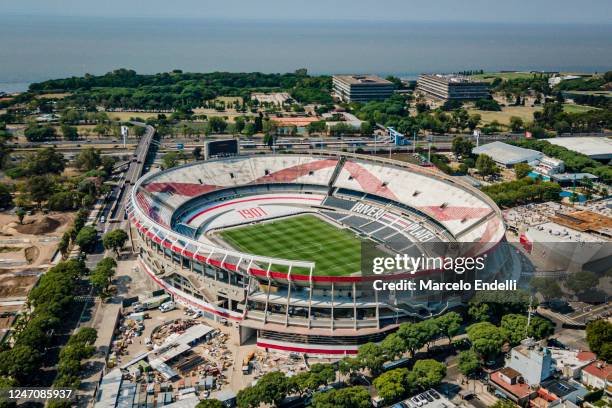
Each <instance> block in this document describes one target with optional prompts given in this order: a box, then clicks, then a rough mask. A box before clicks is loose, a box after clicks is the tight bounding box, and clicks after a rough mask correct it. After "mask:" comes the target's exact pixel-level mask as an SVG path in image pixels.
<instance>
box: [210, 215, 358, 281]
mask: <svg viewBox="0 0 612 408" xmlns="http://www.w3.org/2000/svg"><path fill="white" fill-rule="evenodd" d="M220 235H221V237H222V238H223V239H224V240H225V241H226V242H227V243H229V244H230V245H232V246H233V247H235V248H236V249H238V250H240V251H243V252H248V253H251V254H256V255H262V256H268V257H272V258H283V259H291V260H299V261H310V262H315V269H314V271H313V274H314V275H325V276H342V275H350V274H352V273H354V272H358V271H360V270H361V239H359V237H357V236H356V235H355V234H354V233H353V232H351V231H350V230H347V229H339V228H336V227H334V226H333V225H331V224H329V223H327V222H325V221H323V220H321V219H319V218H317V217H315V216H314V215H300V216H296V217H291V218H285V219H281V220H278V221H271V222H264V223H261V224H257V225H250V226H247V227H239V228H233V229H229V230H225V231H222V232H221V233H220ZM272 270H274V271H277V272H287V267H283V266H282V265H274V266H273V267H272ZM292 273H295V274H308V270H305V269H304V268H299V269H298V268H293V269H292Z"/></svg>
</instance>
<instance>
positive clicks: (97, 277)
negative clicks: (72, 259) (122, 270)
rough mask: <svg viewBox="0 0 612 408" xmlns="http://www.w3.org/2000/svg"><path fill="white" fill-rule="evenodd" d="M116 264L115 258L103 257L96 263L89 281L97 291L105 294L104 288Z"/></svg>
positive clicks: (110, 278)
mask: <svg viewBox="0 0 612 408" xmlns="http://www.w3.org/2000/svg"><path fill="white" fill-rule="evenodd" d="M110 261H112V262H110ZM116 265H117V264H116V263H115V260H114V259H112V258H104V259H103V260H101V261H100V262H98V265H96V268H95V269H94V270H93V272H92V273H91V276H90V281H91V285H92V286H93V287H94V288H95V289H96V291H97V292H98V293H100V294H102V295H104V296H105V295H106V290H107V289H108V286H109V285H110V283H111V280H112V278H113V276H114V274H115V266H116Z"/></svg>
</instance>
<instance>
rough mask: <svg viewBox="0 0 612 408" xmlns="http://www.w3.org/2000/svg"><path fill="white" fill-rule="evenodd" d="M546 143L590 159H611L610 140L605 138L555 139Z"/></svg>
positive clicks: (611, 142) (611, 146)
mask: <svg viewBox="0 0 612 408" xmlns="http://www.w3.org/2000/svg"><path fill="white" fill-rule="evenodd" d="M547 141H548V142H550V143H552V144H554V145H557V146H563V147H565V148H566V149H569V150H573V151H575V152H578V153H582V154H584V155H587V156H589V157H590V158H591V159H598V160H609V159H612V140H611V139H608V138H606V137H556V138H554V139H547Z"/></svg>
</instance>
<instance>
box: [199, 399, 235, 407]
mask: <svg viewBox="0 0 612 408" xmlns="http://www.w3.org/2000/svg"><path fill="white" fill-rule="evenodd" d="M196 408H227V407H226V406H225V405H224V404H223V403H222V402H221V401H219V400H217V399H213V398H211V399H205V400H201V401H200V402H198V405H196Z"/></svg>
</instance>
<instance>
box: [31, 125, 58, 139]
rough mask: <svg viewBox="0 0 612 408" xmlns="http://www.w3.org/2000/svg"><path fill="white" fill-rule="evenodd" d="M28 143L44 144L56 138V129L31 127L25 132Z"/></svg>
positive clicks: (39, 126) (38, 126)
mask: <svg viewBox="0 0 612 408" xmlns="http://www.w3.org/2000/svg"><path fill="white" fill-rule="evenodd" d="M23 133H24V135H25V137H26V139H28V142H44V141H46V140H52V139H55V138H56V136H57V135H56V133H55V128H53V127H51V126H41V125H30V126H28V127H27V128H26V129H25V130H24V132H23Z"/></svg>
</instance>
